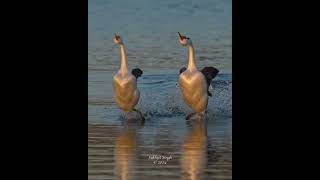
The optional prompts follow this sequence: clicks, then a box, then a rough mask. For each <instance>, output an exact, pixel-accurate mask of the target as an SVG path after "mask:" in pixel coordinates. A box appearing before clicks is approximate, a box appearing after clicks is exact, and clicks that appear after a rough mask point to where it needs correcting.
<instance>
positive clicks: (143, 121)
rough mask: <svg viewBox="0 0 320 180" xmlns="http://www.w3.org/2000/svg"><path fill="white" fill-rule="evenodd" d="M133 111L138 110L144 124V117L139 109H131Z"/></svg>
mask: <svg viewBox="0 0 320 180" xmlns="http://www.w3.org/2000/svg"><path fill="white" fill-rule="evenodd" d="M133 111H136V112H138V113H139V114H140V117H141V121H142V124H144V121H145V118H144V115H143V113H142V112H141V111H139V110H137V109H133Z"/></svg>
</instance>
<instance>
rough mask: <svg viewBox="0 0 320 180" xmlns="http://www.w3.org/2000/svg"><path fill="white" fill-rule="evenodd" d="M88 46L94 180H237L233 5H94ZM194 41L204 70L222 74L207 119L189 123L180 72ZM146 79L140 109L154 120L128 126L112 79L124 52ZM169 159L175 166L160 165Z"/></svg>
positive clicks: (221, 0) (214, 0)
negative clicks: (185, 40) (182, 38)
mask: <svg viewBox="0 0 320 180" xmlns="http://www.w3.org/2000/svg"><path fill="white" fill-rule="evenodd" d="M88 16H89V27H88V30H89V45H88V80H89V81H88V92H89V94H88V98H89V99H88V114H89V117H88V120H89V121H88V136H89V137H88V161H89V164H88V177H89V179H90V180H94V179H97V180H98V179H137V180H144V179H146V180H149V179H154V180H156V179H168V180H169V179H172V180H176V179H231V172H232V131H231V130H232V93H231V92H232V77H231V76H232V65H231V61H232V55H231V52H232V43H231V39H232V36H231V31H232V29H231V1H230V0H199V1H190V0H177V1H171V0H162V1H152V0H132V1H124V0H117V1H115V0H112V1H110V0H91V1H89V15H88ZM178 31H180V32H181V33H184V34H186V35H187V36H190V37H191V38H192V41H193V44H194V46H195V51H196V61H197V65H198V66H199V68H202V67H204V66H215V67H217V68H218V69H219V70H220V72H221V73H220V74H219V75H218V77H217V78H216V79H214V81H213V82H212V83H213V89H212V90H211V92H212V93H213V97H212V98H210V99H209V105H208V116H207V119H193V120H189V121H186V120H185V116H186V115H187V114H188V113H190V112H191V111H190V109H189V108H188V107H187V106H186V105H185V104H184V102H183V101H182V99H181V94H180V90H179V87H178V85H177V80H178V72H179V69H180V68H181V67H182V66H185V65H186V63H187V48H184V47H181V46H180V45H179V44H178V35H177V32H178ZM115 32H117V33H119V34H120V35H121V36H122V37H123V39H124V42H125V45H126V49H127V55H128V65H129V66H130V68H134V67H139V68H141V69H142V70H143V71H144V74H143V76H142V77H141V78H139V81H138V87H139V89H140V92H141V97H140V101H139V104H138V105H137V108H138V109H140V110H141V111H142V112H143V113H144V114H145V117H146V121H145V122H144V124H142V123H141V122H128V121H126V120H125V119H124V118H123V117H122V113H121V111H120V110H119V109H118V108H117V106H116V104H115V102H114V100H113V97H112V95H113V92H112V84H111V82H112V76H113V74H114V73H115V72H116V71H117V70H118V68H119V63H120V54H119V53H120V50H119V47H117V46H116V45H115V44H114V43H113V40H112V39H113V34H114V33H115ZM158 156H163V157H164V158H170V159H169V160H158V161H155V158H157V157H158Z"/></svg>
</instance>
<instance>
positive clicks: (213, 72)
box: [201, 67, 219, 96]
mask: <svg viewBox="0 0 320 180" xmlns="http://www.w3.org/2000/svg"><path fill="white" fill-rule="evenodd" d="M201 72H202V74H203V75H204V77H205V78H206V81H207V92H208V95H209V96H212V94H211V93H210V92H209V86H210V84H211V81H212V79H214V78H215V77H216V76H217V74H218V73H219V70H218V69H217V68H215V67H204V68H203V69H202V70H201Z"/></svg>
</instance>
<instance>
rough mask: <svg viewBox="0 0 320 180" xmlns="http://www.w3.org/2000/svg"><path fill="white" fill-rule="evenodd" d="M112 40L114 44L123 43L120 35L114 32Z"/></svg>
mask: <svg viewBox="0 0 320 180" xmlns="http://www.w3.org/2000/svg"><path fill="white" fill-rule="evenodd" d="M113 41H114V43H116V44H123V43H122V40H121V38H120V36H119V35H117V34H116V33H114V39H113Z"/></svg>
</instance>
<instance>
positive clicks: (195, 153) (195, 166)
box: [181, 116, 208, 180]
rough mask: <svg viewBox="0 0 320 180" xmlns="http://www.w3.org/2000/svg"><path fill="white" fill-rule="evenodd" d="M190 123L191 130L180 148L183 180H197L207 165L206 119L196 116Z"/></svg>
mask: <svg viewBox="0 0 320 180" xmlns="http://www.w3.org/2000/svg"><path fill="white" fill-rule="evenodd" d="M190 121H191V130H190V133H189V134H188V135H187V137H186V139H185V142H184V144H183V148H182V158H181V166H182V175H183V179H185V180H197V179H200V178H201V177H202V174H203V170H204V168H205V167H206V165H207V143H208V142H207V141H208V138H207V119H202V118H201V117H200V116H197V117H196V119H191V120H190ZM201 179H202V178H201Z"/></svg>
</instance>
